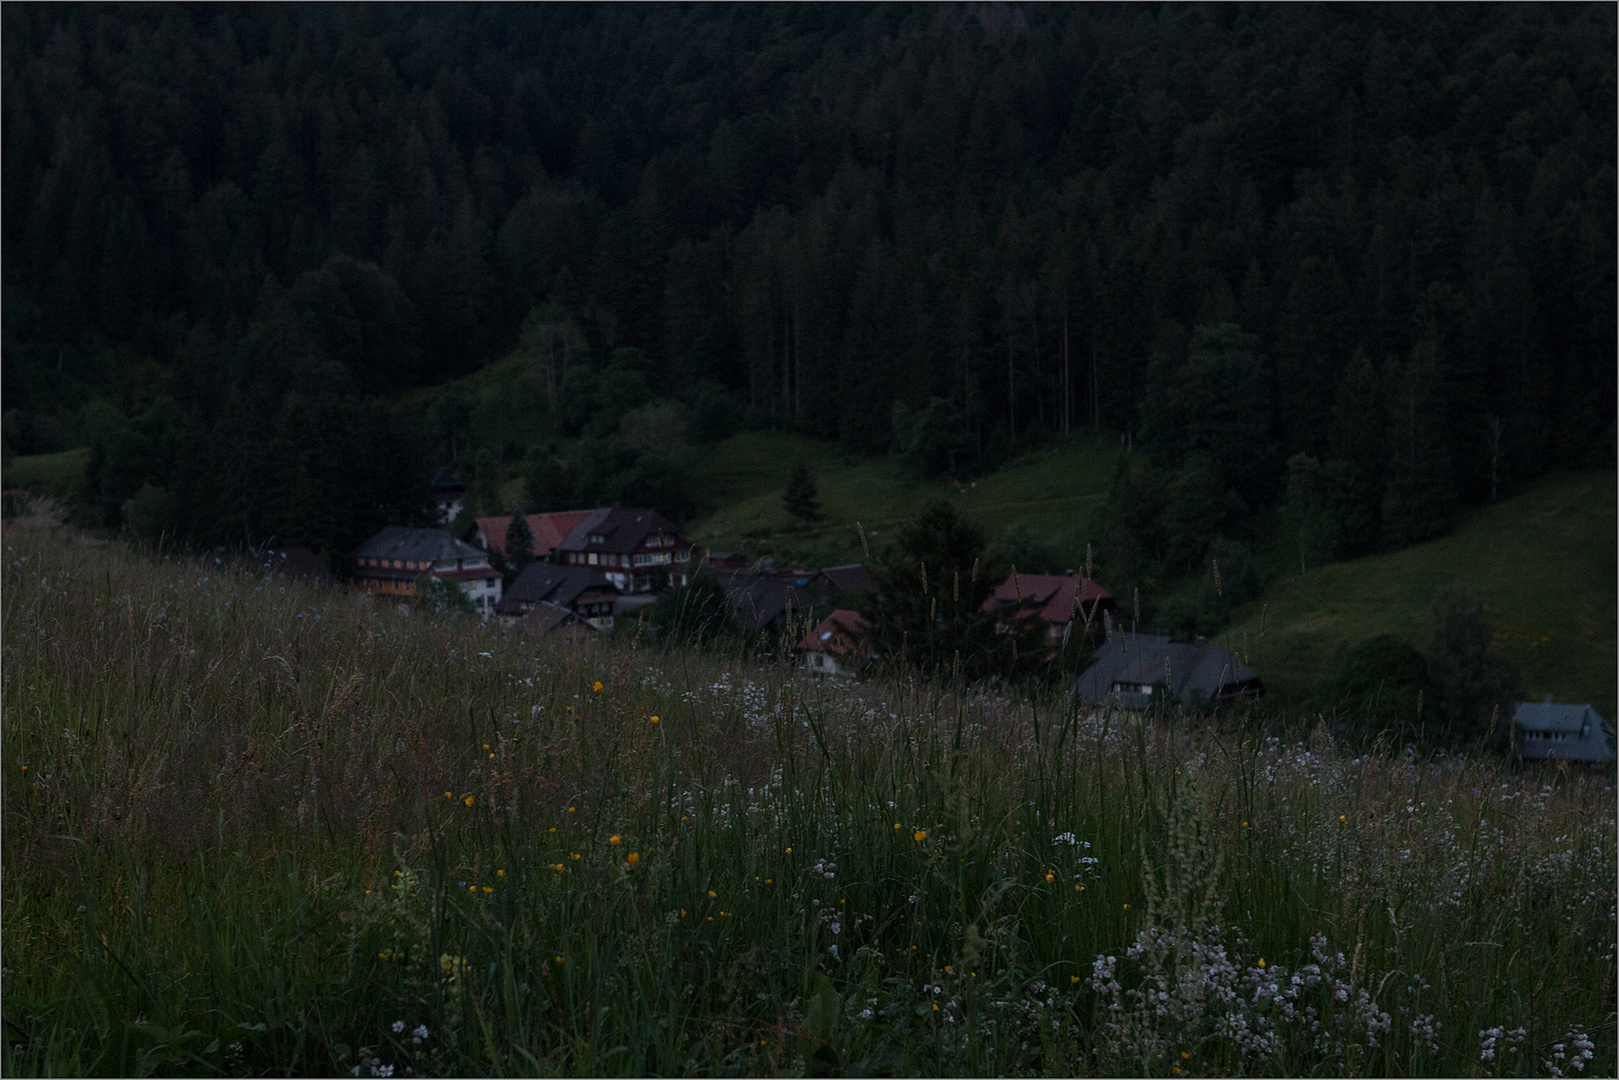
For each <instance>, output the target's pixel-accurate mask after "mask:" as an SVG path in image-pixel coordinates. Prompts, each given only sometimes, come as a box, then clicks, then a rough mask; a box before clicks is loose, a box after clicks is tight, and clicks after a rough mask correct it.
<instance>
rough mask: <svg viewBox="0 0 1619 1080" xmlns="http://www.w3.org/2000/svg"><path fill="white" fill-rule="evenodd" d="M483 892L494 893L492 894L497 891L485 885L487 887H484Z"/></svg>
mask: <svg viewBox="0 0 1619 1080" xmlns="http://www.w3.org/2000/svg"><path fill="white" fill-rule="evenodd" d="M483 891H484V892H486V893H492V892H494V891H495V890H494V889H492V888H490V887H489V886H488V885H485V886H484V887H483Z"/></svg>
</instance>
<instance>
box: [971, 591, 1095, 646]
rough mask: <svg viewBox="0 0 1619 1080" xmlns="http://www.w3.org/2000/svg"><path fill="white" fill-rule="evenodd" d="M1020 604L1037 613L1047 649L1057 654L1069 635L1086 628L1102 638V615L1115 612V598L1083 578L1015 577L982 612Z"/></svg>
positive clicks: (986, 601)
mask: <svg viewBox="0 0 1619 1080" xmlns="http://www.w3.org/2000/svg"><path fill="white" fill-rule="evenodd" d="M1021 604H1028V605H1029V606H1031V607H1033V608H1036V609H1038V611H1039V614H1040V619H1041V620H1042V621H1043V622H1044V623H1045V624H1046V648H1047V649H1048V650H1049V651H1051V652H1055V651H1056V650H1057V649H1058V648H1059V647H1060V646H1061V645H1062V643H1063V642H1064V640H1066V638H1067V636H1068V635H1069V634H1071V633H1072V632H1073V631H1074V630H1083V629H1084V628H1086V627H1087V625H1088V627H1089V632H1090V634H1091V635H1092V636H1093V637H1094V636H1100V633H1101V631H1102V623H1103V613H1104V612H1108V611H1112V610H1113V594H1112V593H1110V592H1108V591H1107V590H1106V589H1104V588H1102V586H1100V585H1098V584H1097V583H1096V582H1094V581H1092V580H1091V579H1090V578H1088V577H1084V576H1083V575H1081V576H1075V575H1073V574H1019V573H1013V574H1012V576H1011V577H1009V578H1007V579H1006V581H1005V582H1003V583H1002V584H1001V585H1000V586H999V587H997V588H996V590H995V592H994V593H993V594H992V595H991V596H990V598H989V599H988V600H985V601H984V607H983V610H984V611H993V610H995V609H996V608H1002V607H1004V608H1013V607H1017V606H1019V605H1021Z"/></svg>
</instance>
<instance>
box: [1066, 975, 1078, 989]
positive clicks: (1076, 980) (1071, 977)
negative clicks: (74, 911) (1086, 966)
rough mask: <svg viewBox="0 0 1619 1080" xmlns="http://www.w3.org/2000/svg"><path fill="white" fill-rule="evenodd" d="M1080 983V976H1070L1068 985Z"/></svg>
mask: <svg viewBox="0 0 1619 1080" xmlns="http://www.w3.org/2000/svg"><path fill="white" fill-rule="evenodd" d="M1078 981H1079V976H1078V975H1070V976H1068V985H1070V986H1072V985H1073V984H1074V983H1077V982H1078Z"/></svg>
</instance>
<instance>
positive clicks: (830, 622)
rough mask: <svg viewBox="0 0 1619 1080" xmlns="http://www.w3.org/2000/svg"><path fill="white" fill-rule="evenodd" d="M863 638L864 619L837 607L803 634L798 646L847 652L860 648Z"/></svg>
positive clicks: (815, 649)
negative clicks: (813, 627)
mask: <svg viewBox="0 0 1619 1080" xmlns="http://www.w3.org/2000/svg"><path fill="white" fill-rule="evenodd" d="M865 638H866V620H864V619H862V618H861V617H860V613H859V612H857V611H849V610H848V609H846V608H839V609H838V610H836V611H834V612H833V613H832V614H830V615H828V616H827V617H826V618H824V619H822V620H821V625H819V626H817V627H816V628H815V629H813V630H811V631H810V632H809V633H808V634H805V635H804V640H803V641H800V642H799V643H798V647H799V648H800V649H809V650H810V651H812V652H829V653H849V652H854V651H855V650H856V649H858V648H861V646H862V645H863V644H864V642H865ZM862 651H867V650H864V649H862Z"/></svg>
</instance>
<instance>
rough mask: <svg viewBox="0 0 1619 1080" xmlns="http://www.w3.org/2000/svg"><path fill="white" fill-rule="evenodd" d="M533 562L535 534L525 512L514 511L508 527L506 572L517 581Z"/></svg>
mask: <svg viewBox="0 0 1619 1080" xmlns="http://www.w3.org/2000/svg"><path fill="white" fill-rule="evenodd" d="M533 562H534V534H533V533H532V532H530V531H529V528H528V519H527V518H525V517H524V516H523V512H522V511H521V510H513V511H512V521H511V524H510V525H508V526H507V527H506V572H507V573H508V574H509V575H510V576H511V579H512V580H513V581H515V580H517V578H518V577H520V576H521V575H522V573H523V571H524V570H527V569H528V568H529V565H530V564H532V563H533Z"/></svg>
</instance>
